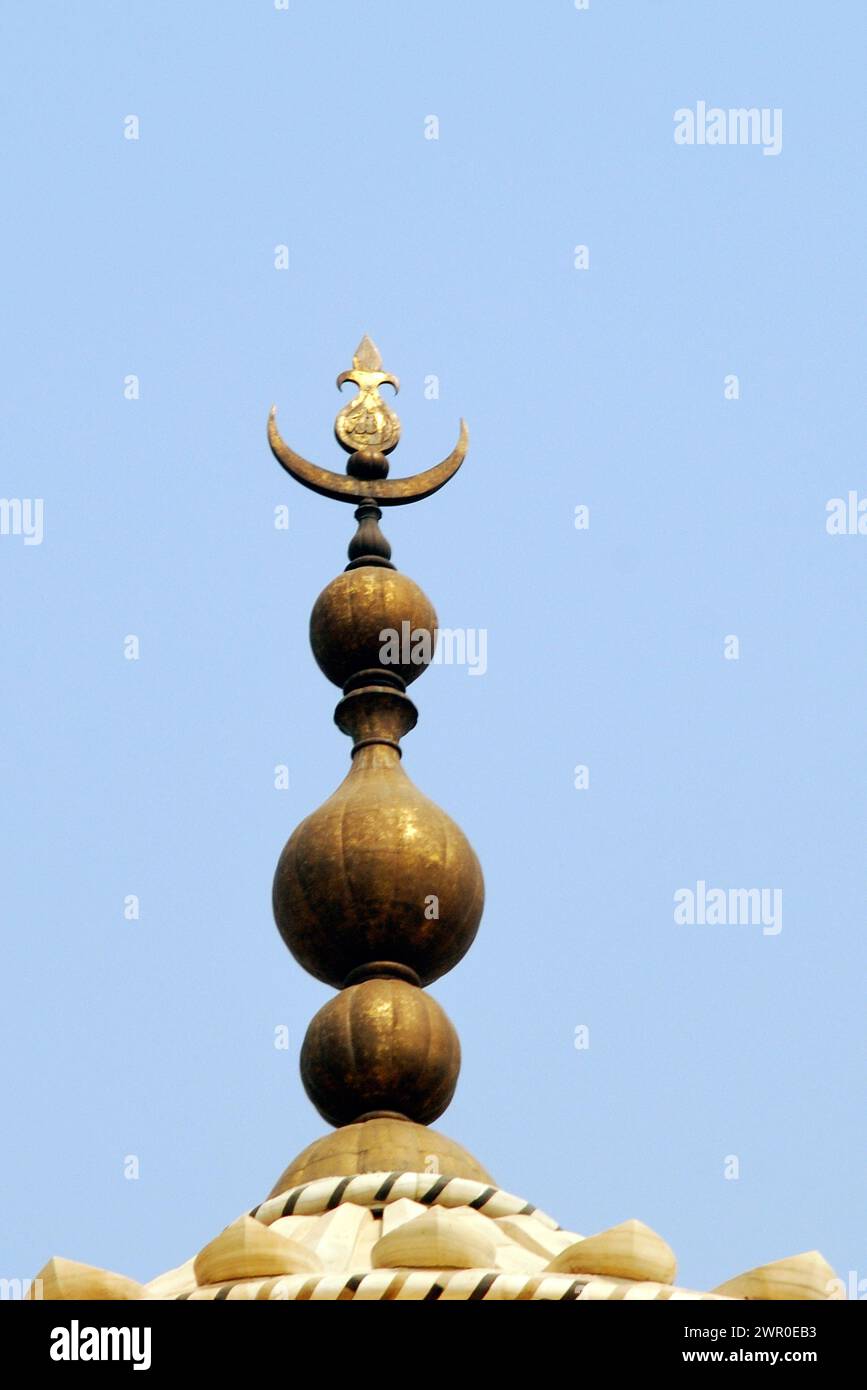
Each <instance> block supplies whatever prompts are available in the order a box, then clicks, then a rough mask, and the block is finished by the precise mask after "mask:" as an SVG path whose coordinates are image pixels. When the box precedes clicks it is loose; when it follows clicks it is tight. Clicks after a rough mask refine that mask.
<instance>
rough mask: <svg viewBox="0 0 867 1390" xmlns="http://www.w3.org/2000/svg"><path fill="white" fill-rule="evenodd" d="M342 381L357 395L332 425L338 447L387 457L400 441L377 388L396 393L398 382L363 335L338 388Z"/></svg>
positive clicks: (395, 423) (394, 419)
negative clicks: (384, 388) (350, 386)
mask: <svg viewBox="0 0 867 1390" xmlns="http://www.w3.org/2000/svg"><path fill="white" fill-rule="evenodd" d="M346 381H351V382H353V384H354V385H355V386H357V387H358V395H357V396H354V397H353V398H352V400H351V401H350V402H349V404H348V405H345V406H344V407H343V409H342V410H341V411H340V413H339V414H338V416H337V419H336V420H335V421H334V433H335V435H336V436H337V442H338V444H339V445H340V446H341V448H342V449H345V450H346V452H347V453H348V454H354V453H355V452H356V450H357V449H364V450H369V449H375V450H377V451H378V452H379V453H380V454H390V453H391V451H392V449H395V448H396V447H397V444H398V442H399V440H400V420H399V419H398V417H397V415H396V414H395V412H394V411H393V410H390V409H389V407H388V406H387V405H386V403H385V401H384V400H383V399H382V397H381V395H380V394H379V388H380V386H384V385H389V386H393V387H394V389H395V392H398V391H399V390H400V382H399V381H398V379H397V377H396V376H392V375H391V373H390V372H384V371H383V370H382V358H381V357H380V355H379V348H378V347H377V346H376V344H375V343H374V342H373V341H372V339H370V338H369V337H368V336H367V334H366V333H365V335H364V337H363V338H362V340H361V342H360V343H359V344H358V347H357V348H356V349H355V355H354V356H353V358H352V369H351V370H350V371H348V372H341V373H340V376H339V377H338V378H337V385H338V387H341V386H343V384H344V382H346ZM385 471H386V472H387V471H388V470H387V468H386V470H385ZM381 476H383V477H384V476H385V473H382V475H381Z"/></svg>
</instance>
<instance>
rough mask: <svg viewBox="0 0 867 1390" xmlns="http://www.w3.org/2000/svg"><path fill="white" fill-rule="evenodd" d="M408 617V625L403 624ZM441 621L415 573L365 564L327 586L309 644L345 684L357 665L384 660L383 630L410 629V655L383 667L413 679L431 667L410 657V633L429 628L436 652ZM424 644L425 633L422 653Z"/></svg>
mask: <svg viewBox="0 0 867 1390" xmlns="http://www.w3.org/2000/svg"><path fill="white" fill-rule="evenodd" d="M403 623H408V624H409V627H408V628H406V629H404V628H403V627H402V624H403ZM436 626H437V615H436V613H435V612H434V608H433V605H432V604H431V602H430V599H429V598H427V596H426V595H425V594H424V593H423V592H422V590H421V589H420V588H419V586H418V585H417V584H416V583H414V582H413V580H412V579H410V578H408V576H407V575H405V574H401V573H400V572H399V571H398V570H393V569H381V568H378V567H376V566H374V565H362V566H360V567H359V568H358V569H351V570H346V571H344V573H343V574H339V575H338V576H337V578H336V579H332V581H331V583H330V584H328V585H326V587H325V588H324V589H323V590H322V593H321V594H320V595H319V597H318V599H317V600H316V602H315V604H314V605H313V612H312V614H311V616H310V645H311V647H312V648H313V655H314V656H315V658H316V661H317V663H318V665H319V668H320V670H321V671H322V672H323V673H324V674H325V675H326V676H327V677H328V679H329V680H330V681H333V682H334V684H335V685H340V686H343V685H345V684H346V682H347V681H348V680H349V678H350V676H353V675H355V673H356V672H357V671H362V670H373V669H375V668H377V667H380V666H383V662H382V660H381V658H380V652H381V651H382V650H383V639H382V638H381V636H380V633H382V632H385V631H393V632H395V633H397V634H398V637H400V635H401V634H402V633H403V632H406V633H407V634H408V637H407V640H406V641H405V642H404V644H403V645H404V647H405V648H406V655H407V657H408V658H410V659H408V660H407V661H406V662H404V663H401V664H395V663H388V664H387V665H385V666H383V669H384V670H386V671H388V672H390V673H391V674H392V675H397V676H400V678H401V680H402V681H404V682H405V683H406V684H409V682H410V681H414V680H415V679H416V678H417V677H418V676H420V675H421V673H422V671H424V670H426V663H425V662H422V661H413V660H412V659H411V654H412V645H411V634H413V633H418V632H421V633H424V632H427V633H428V634H429V635H430V642H429V653H432V651H433V641H434V635H435V633H436ZM422 646H423V639H421V638H420V639H419V640H418V642H417V644H416V654H417V655H420V656H423V655H424V652H423V650H422Z"/></svg>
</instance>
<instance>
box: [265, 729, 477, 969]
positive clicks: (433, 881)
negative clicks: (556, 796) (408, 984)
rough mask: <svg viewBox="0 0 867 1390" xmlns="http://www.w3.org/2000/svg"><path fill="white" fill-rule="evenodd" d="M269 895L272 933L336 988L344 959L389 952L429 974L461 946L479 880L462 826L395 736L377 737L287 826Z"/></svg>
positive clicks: (352, 964)
mask: <svg viewBox="0 0 867 1390" xmlns="http://www.w3.org/2000/svg"><path fill="white" fill-rule="evenodd" d="M273 904H274V917H275V920H276V922H277V927H278V929H279V931H280V935H281V936H282V937H283V940H284V941H285V942H286V945H287V946H288V947H289V950H290V951H291V952H292V954H293V955H294V956H295V959H296V960H297V961H298V962H299V964H300V965H302V966H303V967H304V969H305V970H307V971H309V972H310V974H311V975H315V976H316V978H317V979H318V980H324V981H325V983H326V984H329V985H333V986H334V987H335V988H336V989H339V988H340V987H341V985H342V984H343V983H344V981H345V980H346V977H347V976H348V975H349V974H350V972H351V971H353V970H357V969H358V968H359V966H364V965H368V964H369V963H370V962H371V961H380V960H385V961H397V962H398V963H399V964H400V965H406V966H409V967H410V969H411V970H414V971H415V972H416V974H417V975H418V977H419V979H420V980H421V982H422V984H430V983H431V981H432V980H436V979H438V978H439V976H440V975H444V974H445V973H446V971H447V970H451V969H452V967H453V966H455V965H457V963H458V961H459V960H460V959H461V957H462V956H463V955H464V953H465V952H466V951H467V950H469V948H470V946H471V944H472V942H473V938H474V937H475V934H476V931H477V929H478V925H479V921H480V918H481V915H482V907H483V905H484V880H483V878H482V870H481V866H480V865H479V861H478V859H477V858H476V855H475V853H474V851H473V848H472V846H471V845H470V843H469V841H468V840H467V837H466V836H465V835H464V833H463V831H462V830H461V829H460V828H459V827H458V826H457V825H456V824H455V822H454V821H453V820H452V819H451V817H450V816H447V815H446V813H445V811H443V810H441V808H440V807H439V806H437V805H436V804H435V803H434V802H433V801H430V800H429V799H428V797H426V796H423V795H422V793H421V792H420V791H419V790H418V788H417V787H416V786H415V785H414V784H413V783H412V782H411V781H410V779H409V777H408V776H407V775H406V773H405V772H404V770H403V767H402V765H401V762H400V758H399V755H398V753H397V751H396V750H395V749H394V748H392V747H389V746H384V745H378V744H375V745H372V746H370V747H366V748H361V749H359V751H358V752H357V753H356V755H355V757H354V759H353V762H352V767H351V769H350V771H349V773H348V775H347V776H346V777H345V778H344V780H343V782H342V783H341V785H340V786H339V787H338V788H337V791H336V792H334V794H333V795H332V796H330V797H329V799H328V800H327V801H326V802H324V804H323V805H322V806H320V807H319V808H318V809H317V810H316V811H314V812H313V813H312V814H311V815H309V816H308V817H307V819H306V820H303V821H302V822H301V824H300V825H299V826H298V827H297V828H296V829H295V830H294V831H293V833H292V835H291V836H290V838H289V840H288V842H287V844H286V846H285V847H284V849H283V853H282V854H281V855H280V859H279V862H278V864H277V871H276V874H275V875H274V891H273Z"/></svg>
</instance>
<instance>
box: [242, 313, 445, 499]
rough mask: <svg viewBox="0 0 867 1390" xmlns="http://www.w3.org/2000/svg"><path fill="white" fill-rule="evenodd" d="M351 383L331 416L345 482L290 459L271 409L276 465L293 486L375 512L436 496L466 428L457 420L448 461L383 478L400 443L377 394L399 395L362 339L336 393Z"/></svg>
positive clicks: (373, 350)
mask: <svg viewBox="0 0 867 1390" xmlns="http://www.w3.org/2000/svg"><path fill="white" fill-rule="evenodd" d="M346 381H351V382H353V384H354V385H356V386H357V387H358V394H357V395H356V396H353V398H352V400H351V401H349V402H348V403H347V404H346V405H345V406H344V407H343V409H342V410H341V411H340V413H339V414H338V416H337V419H336V420H335V422H334V433H335V435H336V437H337V441H338V443H339V444H340V446H341V448H343V449H346V451H347V452H348V453H349V458H348V459H347V461H346V472H347V474H348V475H349V476H348V477H343V475H342V474H340V473H332V471H331V470H330V469H329V468H320V467H319V466H318V464H315V463H311V462H310V461H309V459H306V458H303V457H302V456H301V454H296V453H295V450H294V449H291V448H290V447H289V445H288V444H287V443H286V441H285V440H284V439H283V438H282V436H281V434H280V431H279V430H278V428H277V407H276V406H272V407H271V413H270V415H269V417H268V443H269V444H270V445H271V451H272V453H273V454H274V457H275V458H276V459H277V462H278V463H279V464H280V465H281V466H282V467H283V468H285V469H286V472H287V473H290V474H291V475H292V477H293V478H294V479H295V480H296V482H299V483H303V485H304V486H305V487H309V488H312V490H313V491H314V492H318V493H320V494H321V495H322V496H323V497H333V498H334V499H335V500H336V501H338V502H353V503H354V504H355V506H356V507H357V506H358V505H359V504H360V503H362V502H369V501H373V502H377V503H378V504H379V505H380V506H381V507H399V506H401V505H403V504H404V503H406V502H420V501H421V500H422V498H424V497H430V496H431V494H432V493H434V492H437V491H438V490H439V489H440V488H441V487H444V486H445V484H446V483H447V482H448V481H449V479H450V478H451V477H453V476H454V474H455V473H457V471H458V469H459V468H460V466H461V464H462V463H463V461H464V458H465V456H466V452H467V448H468V447H469V434H468V432H467V426H466V423H465V422H464V421H463V420H461V427H460V434H459V435H458V442H457V444H456V445H455V447H454V449H452V452H451V453H450V454H449V456H448V458H445V459H443V461H442V463H437V464H435V465H434V467H433V468H427V469H425V471H424V472H423V473H416V474H415V475H414V476H413V477H411V478H389V477H388V459H387V457H386V455H387V454H389V453H390V452H391V451H392V449H394V448H396V447H397V444H398V442H399V440H400V420H399V419H398V417H397V415H396V414H395V412H394V411H393V410H391V409H390V408H389V406H387V405H386V403H385V401H384V400H383V399H382V396H381V395H380V394H379V388H380V387H381V386H383V385H388V386H393V387H394V389H395V391H398V390H399V389H400V382H399V381H398V378H397V377H396V376H393V375H392V374H391V372H384V371H383V370H382V358H381V356H380V354H379V349H378V348H377V346H376V344H375V343H374V342H373V341H372V339H370V338H369V337H368V336H367V334H365V335H364V337H363V338H362V340H361V342H360V343H359V344H358V347H357V348H356V349H355V353H354V355H353V358H352V367H351V369H350V370H349V371H348V372H341V373H340V376H339V377H338V378H337V385H338V387H340V386H342V385H343V383H344V382H346Z"/></svg>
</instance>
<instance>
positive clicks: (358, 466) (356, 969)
mask: <svg viewBox="0 0 867 1390" xmlns="http://www.w3.org/2000/svg"><path fill="white" fill-rule="evenodd" d="M347 381H351V382H353V383H354V384H355V385H356V386H357V387H358V394H357V395H356V396H355V397H354V398H353V399H352V400H351V401H350V402H349V403H348V404H347V405H346V406H344V407H343V409H342V410H341V411H340V413H339V414H338V416H337V420H336V422H335V427H334V430H335V435H336V437H337V439H338V442H339V443H340V444H341V446H342V447H343V448H344V449H345V450H347V452H349V454H350V457H349V459H348V460H347V465H346V469H347V476H346V477H343V476H341V475H340V474H336V473H331V472H330V471H328V470H326V469H323V468H319V467H318V466H317V465H315V464H312V463H308V462H307V460H305V459H303V458H301V456H300V455H298V454H295V453H294V452H293V451H292V450H291V449H290V448H289V447H288V446H287V445H286V444H285V443H284V441H283V440H282V439H281V438H280V435H279V433H278V431H277V426H276V420H275V411H274V410H273V409H272V411H271V416H270V419H269V422H268V439H269V442H270V444H271V448H272V450H273V452H274V454H275V456H276V457H277V459H278V461H279V462H280V463H281V464H282V465H283V467H284V468H286V470H287V471H288V472H289V473H291V474H292V476H293V477H295V478H296V479H297V481H298V482H300V483H303V484H304V485H305V486H307V487H311V488H313V489H314V491H316V492H319V493H322V494H324V495H325V496H327V497H333V498H337V499H339V500H341V501H348V502H355V503H356V513H355V516H356V519H357V521H358V529H357V531H356V533H355V535H354V537H353V539H352V541H351V542H350V545H349V564H348V565H347V567H346V569H345V570H344V572H343V573H342V574H339V575H338V576H337V578H336V579H333V580H332V581H331V583H330V584H328V585H327V586H326V588H325V589H324V590H323V591H322V593H321V594H320V595H319V598H318V599H317V600H316V603H315V604H314V607H313V613H312V616H311V619H310V642H311V646H312V648H313V655H314V656H315V658H316V661H317V663H318V664H319V667H320V669H321V670H322V671H323V672H324V674H325V675H326V676H327V677H328V679H329V680H331V681H333V683H334V684H335V685H337V686H340V687H341V688H342V691H343V698H342V699H341V700H340V702H339V703H338V705H337V708H336V710H335V714H334V718H335V722H336V723H337V726H338V728H340V729H341V730H342V732H343V733H345V734H348V735H349V737H350V738H351V739H352V741H353V746H352V764H351V767H350V770H349V773H348V775H347V776H346V778H345V779H344V781H343V782H342V783H341V785H340V786H339V787H338V788H337V790H336V791H335V792H334V794H333V795H332V796H331V797H329V799H328V800H327V801H326V802H325V803H324V804H323V805H322V806H320V807H319V809H318V810H316V811H314V812H313V813H312V814H311V815H309V816H308V817H307V818H306V820H303V821H302V822H301V824H300V825H299V826H298V827H297V828H296V830H295V831H294V832H293V834H292V835H291V836H290V838H289V840H288V841H287V843H286V845H285V847H284V849H283V852H282V854H281V856H280V860H279V863H278V865H277V871H276V874H275V878H274V892H273V901H274V916H275V919H276V922H277V926H278V929H279V931H280V934H281V936H282V937H283V940H284V941H285V942H286V945H287V946H288V947H289V949H290V951H291V952H292V954H293V955H294V956H295V958H296V960H297V961H298V962H299V963H300V964H301V965H302V966H303V967H304V968H305V970H308V971H309V972H310V974H312V975H315V976H316V978H317V979H319V980H324V981H325V982H326V983H327V984H330V985H332V986H333V987H334V988H335V989H337V990H339V993H338V994H337V995H336V996H335V997H334V998H333V999H331V1000H329V1002H328V1003H327V1004H325V1006H324V1007H323V1008H322V1009H320V1010H319V1013H318V1014H316V1016H315V1017H314V1019H313V1020H312V1022H311V1023H310V1026H309V1028H308V1029H307V1034H306V1037H305V1039H304V1044H303V1046H302V1049H301V1077H302V1080H303V1083H304V1088H305V1090H306V1092H307V1094H308V1096H309V1097H310V1099H311V1101H312V1102H313V1104H314V1105H315V1106H316V1108H317V1110H318V1111H319V1113H320V1114H321V1115H322V1117H323V1118H324V1119H325V1120H327V1121H328V1122H329V1123H330V1124H332V1125H335V1126H337V1127H338V1130H337V1133H336V1134H334V1135H329V1136H327V1137H326V1138H325V1139H321V1140H318V1141H317V1142H316V1143H315V1144H313V1145H312V1146H311V1147H310V1148H309V1149H308V1150H306V1151H305V1153H303V1154H301V1155H299V1157H298V1158H297V1159H296V1160H295V1161H294V1162H293V1163H292V1164H290V1165H289V1168H288V1169H287V1170H286V1172H285V1173H284V1174H283V1175H282V1176H281V1178H280V1179H279V1181H278V1183H277V1186H276V1188H275V1190H283V1189H285V1188H286V1187H288V1186H290V1185H292V1184H294V1183H297V1182H303V1181H305V1180H306V1179H308V1178H314V1177H320V1176H329V1177H332V1176H336V1175H340V1174H344V1173H345V1174H353V1173H360V1172H366V1171H367V1172H371V1171H372V1172H376V1171H393V1170H401V1169H411V1170H414V1171H439V1172H443V1173H447V1174H450V1175H452V1176H458V1177H472V1178H479V1177H482V1178H485V1179H486V1178H487V1177H488V1175H487V1174H486V1173H485V1171H484V1169H482V1168H481V1167H480V1165H479V1164H478V1163H477V1162H476V1160H475V1159H474V1158H472V1156H471V1155H470V1154H468V1153H467V1152H466V1151H465V1150H464V1149H462V1148H461V1147H460V1146H459V1145H457V1144H454V1143H453V1142H452V1141H451V1140H449V1139H446V1138H445V1136H443V1135H439V1134H437V1133H436V1132H435V1131H434V1130H430V1129H427V1128H426V1126H427V1125H428V1124H430V1123H431V1121H433V1120H435V1119H436V1118H437V1116H438V1115H440V1114H442V1112H443V1111H444V1110H445V1109H446V1107H447V1106H448V1104H449V1102H450V1100H451V1098H452V1095H453V1094H454V1090H455V1086H456V1084H457V1079H458V1072H459V1069H460V1044H459V1042H458V1037H457V1034H456V1032H455V1030H454V1028H453V1026H452V1024H451V1023H450V1021H449V1019H448V1018H447V1016H446V1014H445V1013H444V1012H443V1010H442V1008H441V1007H440V1005H439V1004H438V1003H437V1002H436V1001H435V1000H434V999H432V998H431V996H430V995H429V994H427V993H425V991H424V989H423V986H424V985H427V984H430V983H431V982H432V981H433V980H436V979H438V978H439V976H440V975H443V974H445V973H446V971H448V970H451V968H452V967H453V966H454V965H456V964H457V963H458V961H459V960H460V959H461V957H462V956H463V955H464V953H465V952H466V951H467V950H468V949H469V946H470V945H471V943H472V941H473V938H474V937H475V934H476V931H477V929H478V925H479V920H480V918H481V915H482V905H483V901H484V884H483V880H482V871H481V868H480V866H479V862H478V859H477V858H476V855H475V853H474V851H473V849H472V847H471V845H470V844H469V841H468V840H467V838H466V836H465V835H464V834H463V832H462V831H461V830H460V829H459V827H458V826H457V825H455V823H454V821H452V820H451V819H450V818H449V817H448V816H447V815H446V813H445V812H444V811H442V810H441V809H440V808H439V807H438V806H436V805H435V804H434V803H433V802H432V801H429V800H428V798H427V797H425V796H423V795H422V793H421V792H420V791H418V789H417V788H416V787H415V786H414V785H413V783H412V782H411V781H410V779H409V777H408V776H407V775H406V773H405V772H404V770H403V767H402V765H401V747H400V740H401V738H402V737H403V735H404V734H406V733H408V732H409V731H410V730H411V729H412V728H413V727H414V726H415V723H416V719H417V711H416V708H415V705H414V704H413V702H412V701H411V700H410V698H409V696H408V695H407V694H406V688H407V686H408V685H409V684H410V682H411V681H414V680H415V679H416V678H417V677H418V676H420V675H421V674H422V672H423V671H424V670H425V668H426V666H427V665H428V664H429V663H430V661H431V659H432V655H433V650H434V646H435V642H436V630H437V617H436V613H435V612H434V609H433V607H432V606H431V604H430V601H429V600H428V599H427V597H426V596H425V595H424V594H423V593H422V591H421V589H420V588H419V587H418V585H417V584H414V583H413V581H412V580H411V579H409V578H407V576H406V575H403V574H400V573H399V572H398V571H397V570H396V569H395V567H394V565H393V564H392V563H391V559H390V556H391V549H390V547H389V545H388V542H387V541H386V540H385V537H384V536H383V535H382V532H381V531H380V529H379V520H380V518H381V516H382V512H381V510H380V508H381V506H388V505H391V506H397V505H400V504H402V503H409V502H414V501H418V500H420V499H421V498H423V497H426V496H429V495H430V494H431V493H432V492H434V491H436V490H437V488H439V487H442V486H443V485H444V483H446V482H448V480H449V478H450V477H452V476H453V474H454V473H455V472H456V471H457V469H458V468H459V467H460V465H461V463H462V462H463V458H464V455H465V453H466V448H467V430H466V425H465V424H464V423H463V422H461V433H460V438H459V441H458V445H457V446H456V448H455V450H454V451H453V452H452V454H450V455H449V457H448V458H447V459H445V460H444V461H443V463H442V464H439V465H437V467H436V468H432V469H428V470H427V471H426V472H423V473H420V474H417V475H415V477H412V478H404V479H397V480H393V481H386V475H387V473H388V460H387V458H386V454H387V453H389V452H391V450H392V449H394V448H395V447H396V446H397V443H398V441H399V439H400V421H399V420H398V417H397V415H396V414H395V413H394V411H393V410H391V409H389V407H388V406H386V404H385V402H384V401H383V400H382V398H381V396H380V394H379V388H380V387H381V386H382V385H384V384H390V385H391V386H393V387H394V389H395V390H397V389H398V385H399V383H398V380H397V378H396V377H394V376H392V375H391V374H390V373H387V372H384V371H383V370H382V359H381V358H380V355H379V352H378V350H377V348H376V347H375V345H374V344H373V343H372V342H371V340H370V338H368V337H364V338H362V340H361V342H360V344H359V346H358V348H357V350H356V352H355V355H354V357H353V364H352V369H351V370H350V371H348V372H341V374H340V376H339V377H338V378H337V384H338V387H340V386H342V385H343V383H344V382H347ZM388 634H394V639H393V640H389V639H388Z"/></svg>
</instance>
